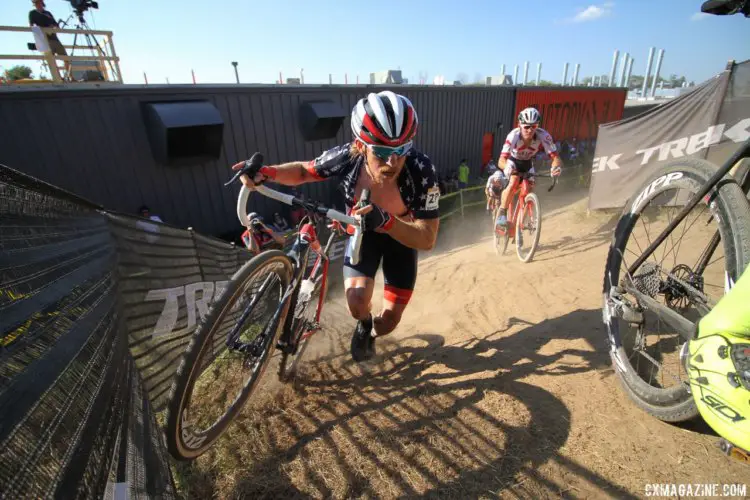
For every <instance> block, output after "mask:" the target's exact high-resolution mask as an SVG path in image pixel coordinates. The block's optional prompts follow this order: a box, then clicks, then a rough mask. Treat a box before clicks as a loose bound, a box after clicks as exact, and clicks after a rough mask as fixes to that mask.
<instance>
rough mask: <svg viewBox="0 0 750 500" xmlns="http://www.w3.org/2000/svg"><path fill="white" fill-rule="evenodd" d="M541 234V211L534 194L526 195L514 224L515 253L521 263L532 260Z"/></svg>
mask: <svg viewBox="0 0 750 500" xmlns="http://www.w3.org/2000/svg"><path fill="white" fill-rule="evenodd" d="M541 232H542V210H541V208H540V206H539V198H537V196H536V195H535V194H534V193H529V194H527V195H526V200H525V201H524V204H523V208H522V209H521V216H520V217H519V220H518V223H517V224H516V253H517V254H518V258H519V259H521V262H529V261H530V260H531V259H532V258H534V254H535V253H536V249H537V247H538V246H539V235H540V234H541Z"/></svg>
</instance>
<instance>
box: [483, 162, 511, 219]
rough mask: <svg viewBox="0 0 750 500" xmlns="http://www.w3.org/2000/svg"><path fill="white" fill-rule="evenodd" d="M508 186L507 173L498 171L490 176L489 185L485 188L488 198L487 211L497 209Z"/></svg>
mask: <svg viewBox="0 0 750 500" xmlns="http://www.w3.org/2000/svg"><path fill="white" fill-rule="evenodd" d="M507 185H508V178H507V177H505V173H504V172H503V171H502V170H500V169H496V170H495V171H494V172H493V173H492V175H490V176H489V178H488V179H487V184H486V185H485V186H484V195H485V196H486V197H487V210H490V211H494V210H495V207H496V206H497V205H498V204H499V203H500V200H501V196H502V194H503V190H504V189H505V186H507Z"/></svg>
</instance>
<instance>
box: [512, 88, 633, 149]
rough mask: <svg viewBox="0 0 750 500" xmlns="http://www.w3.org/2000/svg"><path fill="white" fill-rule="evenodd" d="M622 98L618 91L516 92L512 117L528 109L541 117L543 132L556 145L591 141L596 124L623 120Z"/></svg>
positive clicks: (562, 90)
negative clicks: (569, 141)
mask: <svg viewBox="0 0 750 500" xmlns="http://www.w3.org/2000/svg"><path fill="white" fill-rule="evenodd" d="M625 97H626V93H625V91H624V90H620V89H617V90H614V89H613V90H605V89H591V90H583V89H576V90H564V89H560V90H553V89H550V90H539V89H536V90H518V91H517V92H516V114H515V117H517V116H518V113H519V112H520V111H521V110H522V109H524V108H527V107H529V106H531V107H534V108H536V109H537V110H539V112H540V113H541V114H542V128H544V129H545V130H547V132H549V133H550V134H552V137H553V138H554V139H555V140H556V141H561V140H566V139H572V138H574V137H575V138H576V139H590V138H595V137H596V134H597V132H598V130H599V124H601V123H607V122H613V121H617V120H620V119H621V118H622V111H623V109H624V107H625ZM515 117H514V118H515ZM513 126H514V127H517V126H518V123H517V122H516V123H514V125H513Z"/></svg>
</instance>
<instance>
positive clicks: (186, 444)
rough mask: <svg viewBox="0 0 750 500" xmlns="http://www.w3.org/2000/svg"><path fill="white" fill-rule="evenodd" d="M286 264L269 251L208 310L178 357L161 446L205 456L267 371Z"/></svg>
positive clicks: (181, 454)
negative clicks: (180, 357) (163, 440)
mask: <svg viewBox="0 0 750 500" xmlns="http://www.w3.org/2000/svg"><path fill="white" fill-rule="evenodd" d="M291 276H292V264H291V262H290V261H289V258H288V257H287V256H286V255H285V254H284V253H283V252H281V251H278V250H268V251H265V252H262V253H260V254H259V255H257V256H255V257H254V258H253V259H251V260H250V261H248V262H247V263H246V264H245V265H243V266H242V267H241V268H240V269H239V270H238V271H237V272H236V273H235V274H234V276H233V277H232V279H231V280H230V281H229V284H228V285H227V287H226V289H225V290H224V291H223V293H222V294H221V296H220V297H219V299H218V300H217V301H216V302H214V303H213V304H212V305H211V307H210V308H209V311H208V314H207V315H206V317H205V318H204V319H203V321H202V322H201V324H200V325H199V326H198V328H197V330H196V331H195V333H194V334H193V338H192V340H191V342H190V345H189V346H188V348H187V350H186V351H185V354H184V355H183V357H182V360H181V362H180V366H179V368H178V370H177V374H176V375H175V380H174V382H173V383H172V388H171V392H170V397H169V404H168V407H167V419H166V420H167V425H166V441H167V449H168V450H169V452H170V454H171V455H172V456H173V457H174V458H175V459H177V460H192V459H195V458H197V457H198V456H200V455H201V454H203V453H205V452H206V450H208V449H209V448H210V447H211V446H212V445H213V444H214V443H215V442H216V440H217V439H219V437H220V436H221V435H222V434H223V433H224V432H225V431H226V429H227V427H228V426H229V424H230V423H231V422H232V420H234V418H235V417H236V416H237V414H238V413H239V411H240V410H241V408H242V406H243V405H244V404H245V401H247V399H248V398H249V397H250V395H251V394H252V392H253V390H254V389H255V388H256V387H257V385H258V382H259V381H260V379H261V378H262V375H263V372H264V371H265V369H266V366H267V364H268V361H269V359H270V354H271V352H272V351H273V349H274V346H275V344H276V338H277V337H278V335H279V332H280V331H281V326H280V325H283V323H284V318H285V316H286V313H287V310H288V307H289V306H288V303H289V301H288V300H287V301H286V303H287V305H286V307H282V298H283V295H284V292H285V291H286V289H287V287H288V286H289V283H290V280H291Z"/></svg>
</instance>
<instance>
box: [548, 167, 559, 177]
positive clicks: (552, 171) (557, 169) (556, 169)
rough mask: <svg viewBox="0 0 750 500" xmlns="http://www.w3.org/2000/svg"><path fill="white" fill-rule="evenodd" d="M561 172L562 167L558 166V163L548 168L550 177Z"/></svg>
mask: <svg viewBox="0 0 750 500" xmlns="http://www.w3.org/2000/svg"><path fill="white" fill-rule="evenodd" d="M561 173H562V168H560V165H558V166H556V167H552V170H550V174H552V177H558V176H559V175H560V174H561Z"/></svg>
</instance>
